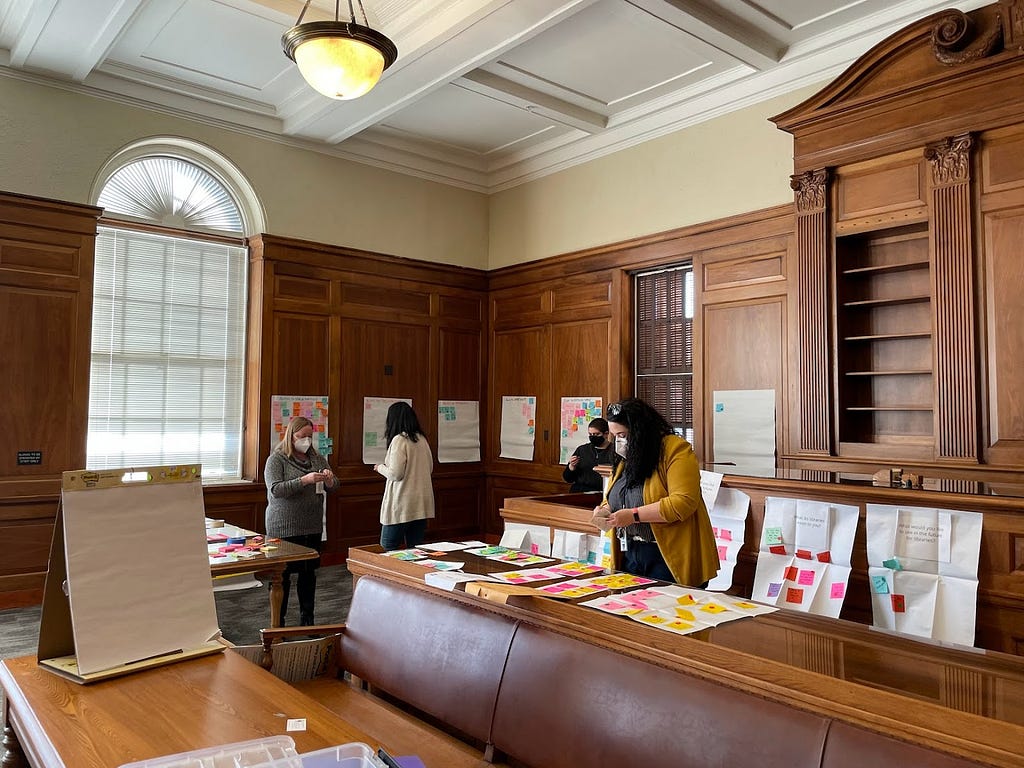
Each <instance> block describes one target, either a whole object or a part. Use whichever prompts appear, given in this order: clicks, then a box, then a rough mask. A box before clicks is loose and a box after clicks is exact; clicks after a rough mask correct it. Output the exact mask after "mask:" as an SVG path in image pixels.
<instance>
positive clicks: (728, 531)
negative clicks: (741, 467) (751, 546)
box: [701, 473, 750, 592]
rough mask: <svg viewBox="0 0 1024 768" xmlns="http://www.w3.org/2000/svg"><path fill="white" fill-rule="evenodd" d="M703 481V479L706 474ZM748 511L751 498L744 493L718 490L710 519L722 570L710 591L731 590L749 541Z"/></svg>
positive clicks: (732, 490)
mask: <svg viewBox="0 0 1024 768" xmlns="http://www.w3.org/2000/svg"><path fill="white" fill-rule="evenodd" d="M709 474H714V473H709ZM701 477H702V478H703V473H702V474H701ZM702 490H703V481H702ZM749 508H750V497H749V496H747V494H745V493H743V491H738V490H736V489H735V488H716V490H715V504H714V507H712V508H711V510H710V515H709V516H710V517H711V526H712V527H713V528H714V529H715V531H716V535H715V545H716V546H717V547H718V560H719V569H718V575H717V576H715V578H713V579H712V580H711V581H710V582H709V583H708V589H709V590H711V591H722V592H724V591H725V590H727V589H729V588H731V587H732V575H733V571H734V570H735V569H736V559H737V557H738V556H739V552H740V549H742V547H743V542H744V540H745V539H746V534H747V511H748V510H749ZM723 554H724V555H725V556H724V557H723Z"/></svg>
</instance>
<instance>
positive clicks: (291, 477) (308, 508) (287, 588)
mask: <svg viewBox="0 0 1024 768" xmlns="http://www.w3.org/2000/svg"><path fill="white" fill-rule="evenodd" d="M263 478H264V480H265V481H266V484H267V516H266V528H267V536H271V537H273V538H276V539H284V540H285V541H291V542H293V543H295V544H299V545H301V546H303V547H309V548H310V549H315V550H316V551H317V552H320V551H322V543H321V540H320V539H321V533H322V532H323V515H324V504H325V496H324V492H325V491H332V490H334V489H335V488H337V487H338V478H337V477H335V475H334V473H333V472H332V471H331V468H330V466H328V464H327V459H325V458H324V457H323V456H321V455H320V454H319V453H317V452H316V449H314V448H313V423H312V422H311V421H310V420H309V419H307V418H305V417H304V416H294V417H292V420H291V421H289V422H288V428H287V429H285V432H284V437H283V438H282V439H281V442H280V443H278V444H277V447H276V448H274V450H273V451H272V452H271V454H270V456H268V457H267V465H266V467H265V468H264V470H263ZM319 567H320V559H319V558H317V559H315V560H302V561H300V562H296V563H288V565H287V566H286V568H285V572H284V598H283V599H282V600H281V615H280V616H279V617H278V618H279V619H280V626H282V627H283V626H284V617H285V614H286V613H288V594H289V593H290V592H291V591H292V574H293V573H297V574H298V575H299V578H298V585H297V588H296V591H297V592H298V595H299V624H300V625H302V626H309V625H311V624H313V623H314V621H313V604H314V598H315V596H316V569H317V568H319Z"/></svg>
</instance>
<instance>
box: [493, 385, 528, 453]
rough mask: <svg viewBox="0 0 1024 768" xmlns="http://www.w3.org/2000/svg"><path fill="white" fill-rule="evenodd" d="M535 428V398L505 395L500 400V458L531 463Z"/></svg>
mask: <svg viewBox="0 0 1024 768" xmlns="http://www.w3.org/2000/svg"><path fill="white" fill-rule="evenodd" d="M536 428H537V398H536V397H534V396H532V395H505V396H504V397H502V398H501V453H500V454H499V455H500V456H501V458H503V459H520V460H521V461H533V441H534V438H535V434H534V433H535V432H536Z"/></svg>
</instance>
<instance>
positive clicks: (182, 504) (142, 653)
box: [38, 464, 224, 683]
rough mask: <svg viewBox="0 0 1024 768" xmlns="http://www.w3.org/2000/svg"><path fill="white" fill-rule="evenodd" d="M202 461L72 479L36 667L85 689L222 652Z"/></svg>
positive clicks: (54, 549) (60, 518)
mask: <svg viewBox="0 0 1024 768" xmlns="http://www.w3.org/2000/svg"><path fill="white" fill-rule="evenodd" d="M201 480H202V473H201V467H200V465H198V464H188V465H181V466H174V467H140V468H134V469H109V470H102V471H95V472H94V471H85V470H79V471H73V472H65V473H64V476H63V482H62V485H61V501H60V504H59V506H58V509H57V519H56V523H55V525H54V530H53V542H52V544H51V548H50V565H49V569H48V571H47V575H46V586H45V588H44V592H43V606H42V616H41V620H40V626H39V647H38V659H39V664H40V665H42V666H43V668H44V669H49V670H51V671H53V672H56V673H58V674H61V675H64V676H65V677H68V678H70V679H71V680H74V681H75V682H78V683H89V682H93V681H96V680H103V679H106V678H108V677H114V676H116V675H123V674H127V673H129V672H134V671H137V670H140V669H147V668H149V667H154V666H160V665H162V664H168V663H171V662H174V661H182V660H184V659H187V658H192V657H195V656H199V655H205V654H209V653H215V652H218V651H221V650H223V648H224V645H223V644H222V643H221V642H220V641H219V640H218V638H219V637H220V630H219V629H218V627H217V611H216V605H215V604H214V600H213V587H212V583H211V579H210V566H209V559H208V556H207V547H206V525H205V513H204V509H203V489H202V482H201Z"/></svg>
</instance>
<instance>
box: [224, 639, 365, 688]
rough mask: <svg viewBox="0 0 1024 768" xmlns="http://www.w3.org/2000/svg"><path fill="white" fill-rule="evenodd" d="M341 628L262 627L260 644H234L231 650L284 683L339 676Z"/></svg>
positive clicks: (340, 673)
mask: <svg viewBox="0 0 1024 768" xmlns="http://www.w3.org/2000/svg"><path fill="white" fill-rule="evenodd" d="M344 630H345V625H344V624H319V625H316V626H312V627H275V628H268V629H261V630H260V641H261V644H260V645H236V646H233V647H232V648H231V650H232V651H234V652H235V653H237V654H239V655H240V656H242V657H244V658H246V659H248V660H249V661H251V662H253V663H254V664H259V665H260V666H261V667H263V668H264V669H266V670H268V671H269V672H272V673H273V674H274V675H276V676H277V677H279V678H281V679H282V680H284V681H285V682H286V683H292V684H295V683H301V682H303V681H306V680H314V679H317V678H338V677H340V676H341V675H342V671H341V670H340V669H339V666H338V658H339V656H340V652H339V647H338V646H339V642H340V635H341V633H342V632H344ZM289 638H301V639H293V640H289Z"/></svg>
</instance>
